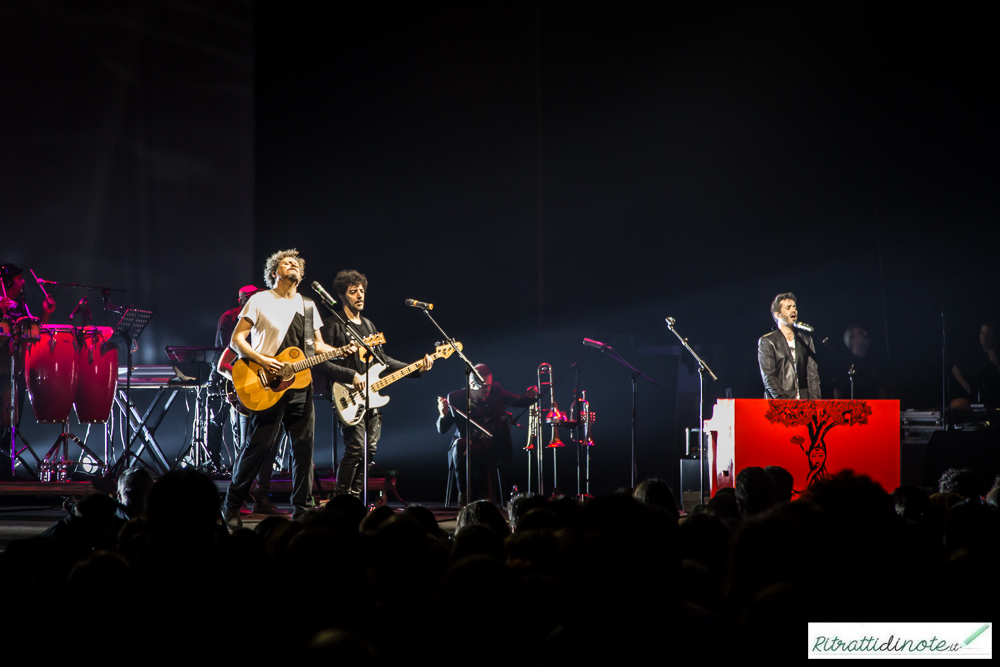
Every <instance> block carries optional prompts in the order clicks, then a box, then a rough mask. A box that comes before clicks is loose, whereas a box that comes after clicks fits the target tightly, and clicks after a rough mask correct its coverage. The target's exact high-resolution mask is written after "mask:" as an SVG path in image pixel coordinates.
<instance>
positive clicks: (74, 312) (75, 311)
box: [69, 297, 87, 322]
mask: <svg viewBox="0 0 1000 667" xmlns="http://www.w3.org/2000/svg"><path fill="white" fill-rule="evenodd" d="M86 305H87V297H83V298H82V299H80V303H78V304H76V308H74V309H73V312H72V313H70V314H69V320H70V322H72V321H73V318H74V317H76V314H77V312H78V311H79V310H80V309H81V308H83V307H84V306H86Z"/></svg>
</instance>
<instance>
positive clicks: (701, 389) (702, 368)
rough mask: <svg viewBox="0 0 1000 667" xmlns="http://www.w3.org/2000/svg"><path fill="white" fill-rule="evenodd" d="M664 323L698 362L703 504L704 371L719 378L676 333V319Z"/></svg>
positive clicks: (670, 318) (702, 491)
mask: <svg viewBox="0 0 1000 667" xmlns="http://www.w3.org/2000/svg"><path fill="white" fill-rule="evenodd" d="M666 323H667V328H668V329H670V331H671V332H673V334H674V335H675V336H677V340H679V341H680V342H681V345H683V346H684V349H686V350H687V351H688V352H690V353H691V356H692V357H694V360H695V361H697V362H698V438H699V439H700V440H701V446H700V447H698V486H699V493H700V494H701V496H700V500H701V503H700V504H702V505H704V504H705V373H708V374H709V376H710V377H711V378H712V379H713V380H718V379H719V378H718V377H716V375H715V373H713V372H712V369H711V368H709V367H708V364H706V363H705V362H704V361H703V360H702V358H701V357H699V356H698V353H697V352H695V351H694V350H693V349H691V346H690V345H688V340H687V338H684V337H683V336H681V335H680V334H679V333H677V329H675V328H674V325H675V324H677V321H676V320H675V319H674V318H672V317H668V318H666Z"/></svg>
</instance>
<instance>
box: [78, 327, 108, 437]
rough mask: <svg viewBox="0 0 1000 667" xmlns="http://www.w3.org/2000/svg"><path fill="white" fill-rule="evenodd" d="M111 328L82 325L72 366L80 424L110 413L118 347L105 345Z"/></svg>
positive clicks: (97, 420) (104, 418)
mask: <svg viewBox="0 0 1000 667" xmlns="http://www.w3.org/2000/svg"><path fill="white" fill-rule="evenodd" d="M113 332H114V329H112V328H111V327H84V328H83V342H82V344H81V345H80V351H79V357H78V358H77V362H76V368H77V374H78V375H79V383H78V384H77V387H76V400H75V401H74V405H75V406H76V418H77V419H79V420H80V423H81V424H103V423H104V422H106V421H108V418H109V417H111V406H112V404H113V403H114V400H115V389H116V388H117V387H118V348H117V347H115V346H113V345H106V343H107V342H108V340H110V338H111V334H112V333H113Z"/></svg>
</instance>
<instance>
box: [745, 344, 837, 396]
mask: <svg viewBox="0 0 1000 667" xmlns="http://www.w3.org/2000/svg"><path fill="white" fill-rule="evenodd" d="M795 339H796V342H795V360H794V361H793V360H792V348H791V347H789V346H788V341H787V340H785V334H783V333H781V330H780V329H776V330H774V331H772V332H771V333H769V334H765V335H763V336H761V337H760V340H759V341H757V362H758V363H759V364H760V377H761V379H762V380H764V398H786V399H794V398H795V388H796V386H798V389H799V398H802V399H817V398H822V396H821V394H820V389H819V366H818V365H817V364H816V348H815V346H813V341H812V338H811V337H810V336H809V335H808V334H804V333H802V332H801V331H796V332H795ZM796 382H797V384H796Z"/></svg>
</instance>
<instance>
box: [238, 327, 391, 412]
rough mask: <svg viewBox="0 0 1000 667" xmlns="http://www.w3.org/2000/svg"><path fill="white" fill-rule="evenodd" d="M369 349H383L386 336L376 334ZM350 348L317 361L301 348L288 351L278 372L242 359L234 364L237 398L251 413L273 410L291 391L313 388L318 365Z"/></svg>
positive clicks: (280, 358) (368, 340) (280, 357)
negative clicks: (284, 395)
mask: <svg viewBox="0 0 1000 667" xmlns="http://www.w3.org/2000/svg"><path fill="white" fill-rule="evenodd" d="M364 341H365V342H366V343H367V344H368V345H382V344H384V343H385V335H384V334H382V333H377V334H372V335H371V336H368V337H367V338H365V339H364ZM350 347H351V346H350V345H345V346H343V347H338V348H336V349H334V350H330V351H329V352H324V353H323V354H317V355H316V356H315V357H307V356H306V355H305V354H304V353H303V352H302V350H300V349H299V348H297V347H288V348H285V349H284V350H282V351H281V352H280V353H279V354H278V355H276V356H275V357H274V358H275V359H277V360H278V361H280V362H281V363H283V364H284V366H282V368H281V370H280V371H278V372H275V371H272V370H270V369H268V368H264V367H263V366H261V365H260V364H258V363H257V362H256V361H251V360H249V359H239V360H237V361H236V363H234V364H233V386H234V387H235V389H236V395H237V397H238V398H239V400H240V403H241V404H243V407H245V408H246V409H247V410H251V411H253V412H260V411H261V410H267V409H268V408H270V407H273V406H274V405H275V404H276V403H277V402H278V401H279V400H280V399H281V397H282V395H283V394H284V393H285V392H286V391H288V390H289V389H303V388H305V387H308V386H309V385H311V384H312V372H311V371H310V370H309V369H310V368H312V367H313V366H315V365H316V364H319V363H322V362H324V361H329V360H330V359H335V358H337V357H344V356H347V351H348V349H350Z"/></svg>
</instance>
